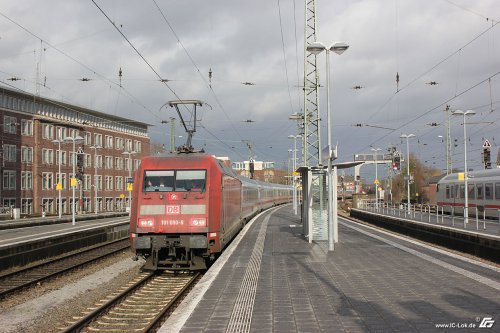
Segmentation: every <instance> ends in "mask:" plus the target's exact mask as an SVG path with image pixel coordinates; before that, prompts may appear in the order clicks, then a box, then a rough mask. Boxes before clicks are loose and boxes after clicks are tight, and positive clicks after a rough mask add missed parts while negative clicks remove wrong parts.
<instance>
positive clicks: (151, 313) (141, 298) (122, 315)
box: [61, 272, 201, 333]
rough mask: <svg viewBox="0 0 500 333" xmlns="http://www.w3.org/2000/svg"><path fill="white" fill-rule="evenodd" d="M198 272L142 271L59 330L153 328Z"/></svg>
mask: <svg viewBox="0 0 500 333" xmlns="http://www.w3.org/2000/svg"><path fill="white" fill-rule="evenodd" d="M200 276H201V274H200V273H170V272H162V273H158V274H157V273H153V272H147V273H141V274H140V275H139V276H138V277H137V278H136V279H134V280H133V281H131V282H130V283H129V284H128V285H127V286H125V287H124V288H123V289H122V290H120V291H118V292H117V293H115V294H112V295H110V296H109V297H108V298H106V299H105V300H102V301H101V302H99V303H98V304H96V306H95V307H94V308H89V309H88V311H87V312H85V313H84V316H82V317H78V318H73V319H74V322H71V323H69V325H71V326H69V327H67V328H64V329H61V332H66V333H70V332H152V331H155V329H156V328H157V327H158V326H159V325H161V323H162V321H163V319H164V318H165V317H166V315H167V314H168V313H169V310H173V306H174V305H175V304H177V302H178V301H180V300H181V299H182V296H184V295H185V294H186V292H187V291H189V290H190V289H191V287H192V286H193V285H194V284H195V282H196V281H197V280H198V279H199V278H200Z"/></svg>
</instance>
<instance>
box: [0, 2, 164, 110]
mask: <svg viewBox="0 0 500 333" xmlns="http://www.w3.org/2000/svg"><path fill="white" fill-rule="evenodd" d="M0 16H2V17H4V18H5V19H7V20H8V21H10V22H11V23H13V24H14V25H16V26H17V27H19V28H20V29H22V30H24V31H25V32H26V33H28V34H29V35H31V36H32V37H34V38H36V39H38V40H40V41H41V42H43V43H44V44H45V45H47V46H48V47H50V48H52V49H54V50H56V51H57V52H59V53H60V54H62V55H63V56H65V57H67V58H68V59H70V60H72V61H73V62H75V63H77V64H78V65H80V66H82V67H83V68H85V69H86V70H88V71H90V72H91V73H93V74H94V75H96V76H98V77H100V78H101V79H103V80H104V81H106V82H108V83H110V84H112V85H114V86H116V87H119V84H118V83H116V82H114V81H111V80H109V79H108V78H106V77H105V76H104V75H102V74H100V73H98V72H96V71H95V70H93V69H92V68H90V67H89V66H87V65H85V64H84V63H83V62H81V61H79V60H78V59H76V58H75V57H73V56H71V55H69V54H68V53H66V52H64V51H63V50H61V49H60V48H58V47H56V46H55V45H53V44H51V43H49V42H48V41H46V40H45V39H43V38H42V37H40V36H38V35H37V34H35V33H33V32H32V31H30V30H29V29H27V28H26V27H24V26H23V25H21V24H20V23H18V22H16V21H14V20H13V19H11V18H10V17H8V16H7V15H5V14H4V13H3V12H1V11H0ZM37 84H38V83H37ZM45 88H47V87H46V86H45ZM121 90H123V91H124V92H125V94H127V95H128V96H129V97H130V98H132V99H133V100H134V101H135V102H136V103H137V104H138V105H139V106H141V107H142V108H143V109H144V110H146V111H147V112H149V113H151V114H152V115H153V116H155V117H157V118H160V117H159V116H158V115H156V114H155V113H154V112H153V111H152V110H150V109H149V108H147V107H146V106H145V105H144V104H143V103H142V102H140V101H139V100H138V99H137V98H136V97H135V96H134V95H132V94H131V93H130V92H129V91H128V90H127V89H125V88H123V87H121ZM68 100H69V98H68Z"/></svg>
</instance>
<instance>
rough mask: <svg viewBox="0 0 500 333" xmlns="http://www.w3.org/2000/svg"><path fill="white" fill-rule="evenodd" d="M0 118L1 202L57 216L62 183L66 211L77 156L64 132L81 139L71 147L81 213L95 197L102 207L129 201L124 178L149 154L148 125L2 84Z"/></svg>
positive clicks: (28, 211) (120, 205)
mask: <svg viewBox="0 0 500 333" xmlns="http://www.w3.org/2000/svg"><path fill="white" fill-rule="evenodd" d="M0 117H1V119H2V122H1V126H0V139H1V148H2V149H1V158H2V164H1V165H0V167H1V172H0V174H1V179H0V206H2V205H3V206H4V207H15V208H20V209H21V214H41V213H42V211H43V212H45V213H47V214H55V213H57V211H58V207H59V193H58V190H57V189H56V188H57V187H58V186H57V185H58V184H59V183H60V187H61V197H62V199H61V203H62V212H63V213H70V212H71V203H72V199H73V196H72V188H71V186H70V180H71V178H72V174H73V157H74V155H73V143H72V141H71V140H68V139H67V138H68V137H70V138H76V137H82V138H83V140H80V141H78V142H77V143H76V146H75V150H76V151H77V152H79V153H80V154H77V156H79V158H77V159H76V160H78V162H77V163H78V172H77V173H76V174H77V178H80V181H78V185H77V188H76V203H77V209H78V211H79V212H91V211H94V210H95V204H96V202H97V207H98V210H99V211H113V210H124V209H125V207H126V206H128V193H127V177H128V175H129V174H130V173H131V172H132V173H133V171H135V170H136V169H137V167H138V166H139V164H140V160H141V158H142V157H143V156H147V155H149V137H148V133H147V130H148V124H145V123H141V122H138V121H133V120H130V119H126V118H121V117H117V116H113V115H108V114H105V113H101V112H97V111H94V110H90V109H85V108H82V107H78V106H74V105H70V104H66V103H63V102H58V101H54V100H50V99H46V98H41V97H38V96H33V95H30V94H25V93H22V92H18V91H14V90H10V89H7V88H1V89H0ZM65 138H66V140H64V139H65ZM57 141H61V143H60V146H61V150H60V151H59V143H58V142H57ZM128 153H133V154H128ZM129 157H130V158H129ZM59 159H60V160H61V176H60V177H59V173H58V170H59ZM96 185H97V197H96V196H95V187H94V186H96ZM96 198H97V200H96Z"/></svg>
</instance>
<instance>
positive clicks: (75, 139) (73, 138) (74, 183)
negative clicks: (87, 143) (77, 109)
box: [64, 136, 83, 225]
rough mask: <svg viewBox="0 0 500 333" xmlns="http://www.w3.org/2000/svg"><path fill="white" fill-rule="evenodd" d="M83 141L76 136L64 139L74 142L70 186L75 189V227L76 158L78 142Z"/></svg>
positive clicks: (73, 214)
mask: <svg viewBox="0 0 500 333" xmlns="http://www.w3.org/2000/svg"><path fill="white" fill-rule="evenodd" d="M81 140H83V138H82V137H81V136H76V137H72V136H67V137H65V138H64V141H72V142H73V177H72V178H71V181H70V184H71V187H72V188H73V203H72V205H71V208H72V212H71V213H72V220H71V221H72V224H73V225H75V211H76V207H75V204H76V203H75V201H76V198H75V190H76V161H77V158H76V147H75V146H76V141H81Z"/></svg>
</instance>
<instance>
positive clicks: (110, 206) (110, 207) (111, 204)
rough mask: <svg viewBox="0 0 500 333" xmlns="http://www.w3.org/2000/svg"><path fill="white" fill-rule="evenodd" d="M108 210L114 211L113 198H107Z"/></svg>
mask: <svg viewBox="0 0 500 333" xmlns="http://www.w3.org/2000/svg"><path fill="white" fill-rule="evenodd" d="M106 211H108V212H111V211H113V198H106Z"/></svg>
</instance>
